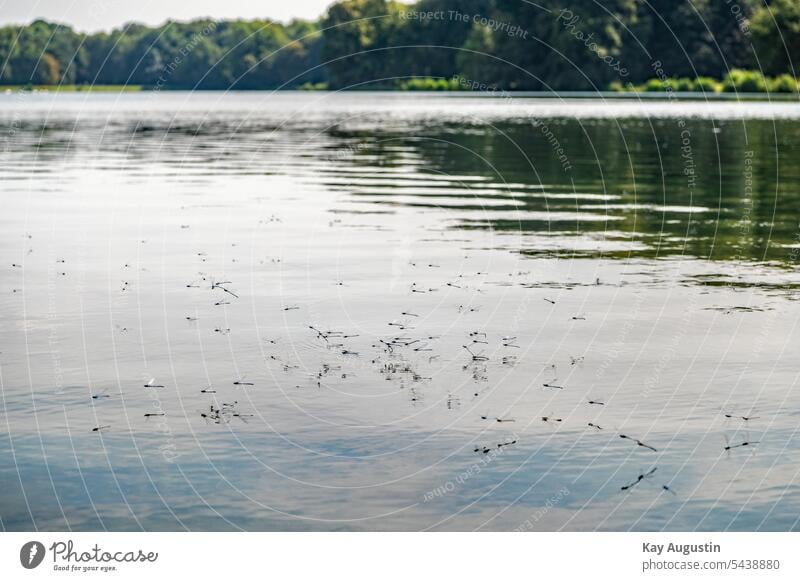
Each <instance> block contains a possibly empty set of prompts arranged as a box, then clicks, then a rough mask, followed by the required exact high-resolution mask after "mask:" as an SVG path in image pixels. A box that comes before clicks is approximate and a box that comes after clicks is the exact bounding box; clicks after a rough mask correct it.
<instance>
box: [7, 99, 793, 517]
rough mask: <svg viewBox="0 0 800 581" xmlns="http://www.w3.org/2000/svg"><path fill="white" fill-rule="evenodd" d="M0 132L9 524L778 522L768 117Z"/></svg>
mask: <svg viewBox="0 0 800 581" xmlns="http://www.w3.org/2000/svg"><path fill="white" fill-rule="evenodd" d="M0 129H2V131H0V139H1V140H2V147H3V155H2V158H0V176H1V178H0V179H2V184H3V188H2V198H3V211H2V212H1V213H0V273H2V275H1V276H0V328H2V335H0V352H1V353H0V387H1V388H2V389H1V391H0V393H1V394H2V401H0V404H1V405H0V410H1V411H0V413H1V414H2V416H1V417H0V425H1V426H2V427H1V428H0V431H1V432H2V433H0V481H1V482H2V486H0V526H2V528H3V529H4V530H34V529H72V530H104V529H108V530H141V529H144V530H183V529H190V530H238V529H244V530H386V529H389V530H398V529H400V530H420V529H429V530H472V529H479V530H517V529H522V530H662V529H666V530H695V529H697V530H762V529H763V530H791V529H797V528H800V524H799V523H798V515H800V480H798V470H800V468H798V466H800V463H799V462H798V461H800V452H799V451H798V444H799V443H800V436H799V435H798V434H797V428H798V420H800V408H799V407H798V403H797V396H796V393H797V388H798V359H797V346H798V344H799V343H798V339H800V331H799V330H798V328H797V321H798V313H799V312H800V303H798V298H800V292H798V288H799V287H798V285H800V273H798V259H800V239H799V238H798V232H800V230H799V227H800V219H799V218H798V217H799V216H800V188H798V183H800V163H798V161H800V153H799V152H798V143H800V105H798V104H795V103H791V102H783V103H775V104H769V103H733V102H725V103H703V102H670V101H660V102H646V103H637V102H632V101H612V102H602V101H593V100H574V101H569V100H555V99H553V100H548V99H524V98H505V99H504V98H494V99H489V98H478V97H463V96H430V95H390V94H355V95H353V94H347V95H335V94H325V93H308V94H305V93H304V94H293V93H282V94H279V95H269V94H267V93H246V94H222V93H203V94H188V93H170V94H161V95H146V94H121V95H108V94H102V95H101V94H92V95H84V94H74V95H67V94H61V95H38V94H19V95H17V94H10V95H3V96H0ZM216 283H219V284H221V286H222V287H223V288H224V289H226V290H223V288H212V287H213V286H214V285H215V284H216ZM227 291H230V292H227ZM312 326H313V327H314V329H311V328H310V327H312ZM465 346H466V347H467V348H465ZM468 350H469V351H468ZM473 354H474V357H473ZM235 382H236V383H235ZM157 386H163V387H157ZM590 402H595V403H590ZM601 404H602V405H601ZM146 414H164V415H151V416H147V415H146ZM727 416H730V417H727ZM743 417H744V418H748V419H743ZM483 418H485V419H483ZM545 419H546V421H545ZM498 420H502V421H498ZM511 420H513V421H511ZM590 424H592V425H590ZM95 428H101V429H100V430H99V431H93V430H94V429H95ZM621 434H622V435H626V436H629V438H621V437H620V435H621ZM637 440H638V441H639V442H641V444H642V445H637ZM745 442H746V443H748V445H746V446H744V445H742V444H744V443H745ZM726 447H729V448H730V449H728V450H726V449H725V448H726ZM651 448H653V449H655V450H653V449H651ZM476 450H477V451H476ZM654 468H655V471H654V472H653V469H654ZM648 473H651V474H650V475H649V476H647V477H646V478H639V475H644V474H648ZM631 485H632V486H631ZM623 487H628V488H627V489H624V490H623ZM664 487H666V488H664Z"/></svg>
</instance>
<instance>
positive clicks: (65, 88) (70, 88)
mask: <svg viewBox="0 0 800 581" xmlns="http://www.w3.org/2000/svg"><path fill="white" fill-rule="evenodd" d="M141 90H142V86H141V85H2V86H0V91H2V92H5V93H16V92H19V91H30V92H44V93H86V92H89V93H120V92H125V93H130V92H136V91H141Z"/></svg>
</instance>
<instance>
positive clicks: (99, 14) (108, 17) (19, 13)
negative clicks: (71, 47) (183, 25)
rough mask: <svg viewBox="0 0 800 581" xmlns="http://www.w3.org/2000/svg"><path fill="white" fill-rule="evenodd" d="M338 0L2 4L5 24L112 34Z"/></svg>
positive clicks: (299, 12)
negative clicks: (129, 26) (127, 27)
mask: <svg viewBox="0 0 800 581" xmlns="http://www.w3.org/2000/svg"><path fill="white" fill-rule="evenodd" d="M333 1H334V0H0V25H2V24H12V23H13V24H21V23H28V22H30V21H31V20H35V19H36V18H44V19H47V20H53V21H56V22H63V23H66V24H70V25H72V26H73V27H75V28H77V29H78V30H81V31H88V32H94V31H96V30H108V29H111V28H114V27H115V26H119V25H121V24H123V23H125V22H129V21H131V20H135V21H137V22H144V23H145V24H160V23H161V22H164V21H165V20H167V19H168V18H172V19H174V20H189V19H192V18H201V17H203V16H211V17H213V18H220V19H221V18H272V19H275V20H282V21H286V20H291V19H292V18H316V17H317V16H319V15H320V14H322V13H323V12H324V11H325V8H327V7H328V5H330V4H332V3H333Z"/></svg>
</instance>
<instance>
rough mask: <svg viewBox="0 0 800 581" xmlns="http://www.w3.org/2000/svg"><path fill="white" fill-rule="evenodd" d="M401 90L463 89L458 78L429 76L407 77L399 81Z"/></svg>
mask: <svg viewBox="0 0 800 581" xmlns="http://www.w3.org/2000/svg"><path fill="white" fill-rule="evenodd" d="M398 88H399V89H400V90H401V91H463V90H465V88H464V87H462V86H461V85H460V84H459V82H458V79H434V78H431V77H421V78H415V79H408V80H407V81H403V82H401V83H399V85H398Z"/></svg>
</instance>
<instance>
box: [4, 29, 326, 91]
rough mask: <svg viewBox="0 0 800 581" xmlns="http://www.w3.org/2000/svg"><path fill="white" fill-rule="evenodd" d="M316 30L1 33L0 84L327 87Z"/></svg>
mask: <svg viewBox="0 0 800 581" xmlns="http://www.w3.org/2000/svg"><path fill="white" fill-rule="evenodd" d="M321 44H322V35H321V33H320V32H319V31H318V29H317V26H316V24H315V23H312V22H306V21H301V20H296V21H292V22H290V23H289V24H286V25H283V24H280V23H275V22H271V21H269V20H250V21H242V20H236V21H221V22H215V21H211V20H195V21H193V22H171V21H169V22H166V23H165V24H163V25H161V26H158V27H148V26H143V25H141V24H127V25H125V26H123V27H122V28H119V29H116V30H113V31H111V32H110V33H98V34H93V35H89V36H87V35H84V34H81V33H78V32H75V31H74V30H72V29H71V28H69V27H67V26H62V25H58V24H51V23H48V22H44V21H41V20H38V21H36V22H33V23H32V24H30V25H28V26H22V27H19V26H8V27H5V28H0V63H5V65H4V66H2V65H0V84H4V85H59V84H63V85H73V84H81V85H95V84H101V85H123V86H125V85H141V86H142V87H145V88H150V89H159V90H160V89H170V88H202V89H211V88H215V89H254V88H279V87H289V88H292V87H297V86H299V85H302V84H303V83H322V82H325V81H326V76H325V70H324V68H323V67H321V66H320V50H321Z"/></svg>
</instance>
